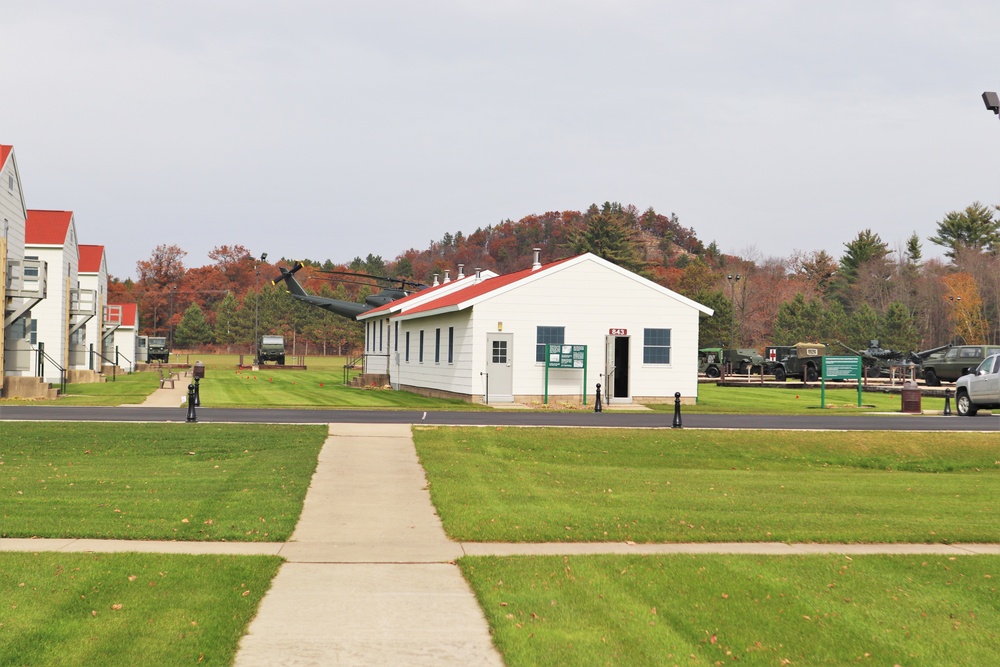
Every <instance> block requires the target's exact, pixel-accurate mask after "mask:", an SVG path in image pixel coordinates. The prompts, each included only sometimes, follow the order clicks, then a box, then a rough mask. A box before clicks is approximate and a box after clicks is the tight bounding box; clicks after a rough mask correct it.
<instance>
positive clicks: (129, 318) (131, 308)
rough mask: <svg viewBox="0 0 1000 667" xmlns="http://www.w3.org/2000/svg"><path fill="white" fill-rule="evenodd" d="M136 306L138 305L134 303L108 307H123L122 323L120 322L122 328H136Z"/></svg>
mask: <svg viewBox="0 0 1000 667" xmlns="http://www.w3.org/2000/svg"><path fill="white" fill-rule="evenodd" d="M136 305H137V304H134V303H109V304H108V307H111V306H121V309H122V321H121V322H120V324H121V326H123V327H134V326H135V312H136Z"/></svg>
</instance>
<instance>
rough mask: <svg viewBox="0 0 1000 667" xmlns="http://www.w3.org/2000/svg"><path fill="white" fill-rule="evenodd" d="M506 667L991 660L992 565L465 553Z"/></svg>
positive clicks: (996, 619)
mask: <svg viewBox="0 0 1000 667" xmlns="http://www.w3.org/2000/svg"><path fill="white" fill-rule="evenodd" d="M459 566H460V567H461V568H462V572H463V574H464V575H465V577H466V579H467V580H468V581H469V582H470V584H471V586H472V588H473V590H474V591H475V594H476V596H477V598H478V599H479V602H480V605H481V607H482V608H483V610H484V612H485V614H486V617H487V620H488V621H489V624H490V628H491V632H492V635H493V638H494V642H495V643H496V645H497V647H498V648H499V650H500V651H501V653H502V654H503V657H504V662H505V664H507V665H508V666H509V667H518V666H520V665H525V666H527V665H531V666H535V665H723V664H733V663H736V664H741V665H848V664H858V663H860V664H875V665H907V666H908V667H917V666H935V667H936V666H938V665H989V664H995V661H996V646H997V643H998V641H1000V605H998V603H997V599H998V595H997V593H998V590H997V586H998V584H997V582H998V581H1000V557H996V556H962V557H945V556H854V557H847V556H833V555H831V556H801V557H798V556H796V557H788V556H784V557H781V556H770V557H761V556H746V555H739V556H730V555H698V556H690V555H669V556H573V557H560V556H547V557H506V558H497V557H465V558H462V559H461V560H459Z"/></svg>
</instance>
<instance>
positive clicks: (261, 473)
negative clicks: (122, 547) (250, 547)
mask: <svg viewBox="0 0 1000 667" xmlns="http://www.w3.org/2000/svg"><path fill="white" fill-rule="evenodd" d="M326 432H327V429H326V427H325V426H287V425H254V424H207V423H198V424H186V423H185V424H119V423H99V422H93V423H65V422H61V423H60V422H18V423H17V424H7V425H5V426H4V427H3V435H2V436H0V536H2V537H75V538H105V539H128V540H195V541H223V540H230V541H246V542H272V541H284V540H287V539H288V538H289V537H290V536H291V533H292V530H293V528H294V527H295V523H296V521H297V520H298V517H299V515H300V513H301V511H302V502H303V500H304V498H305V494H306V490H307V489H308V487H309V482H310V480H311V478H312V473H313V472H314V471H315V469H316V462H317V459H318V456H319V450H320V448H321V447H322V445H323V442H324V441H325V439H326Z"/></svg>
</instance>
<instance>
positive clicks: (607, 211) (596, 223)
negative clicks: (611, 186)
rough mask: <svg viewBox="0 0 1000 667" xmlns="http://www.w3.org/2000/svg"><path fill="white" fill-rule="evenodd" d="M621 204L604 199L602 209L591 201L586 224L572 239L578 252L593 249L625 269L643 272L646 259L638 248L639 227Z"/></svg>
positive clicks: (585, 220)
mask: <svg viewBox="0 0 1000 667" xmlns="http://www.w3.org/2000/svg"><path fill="white" fill-rule="evenodd" d="M629 217H630V216H629V215H628V213H627V212H626V211H625V210H624V209H623V208H622V206H621V204H618V203H614V204H612V203H609V202H605V203H604V206H603V207H602V208H600V209H598V208H597V204H591V205H590V208H589V209H587V213H586V214H585V215H584V217H583V218H584V226H583V228H582V229H581V230H580V231H579V232H578V233H576V234H574V235H573V237H572V238H571V239H570V244H571V246H572V248H573V251H574V252H576V253H585V252H590V253H593V254H595V255H597V256H598V257H601V258H603V259H606V260H608V261H609V262H612V263H614V264H617V265H618V266H620V267H622V268H623V269H628V270H629V271H632V272H634V273H642V272H643V271H644V269H645V262H643V261H642V258H641V254H640V252H639V240H638V233H637V232H638V230H637V229H636V227H635V224H634V222H630V220H629Z"/></svg>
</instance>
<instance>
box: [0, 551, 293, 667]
mask: <svg viewBox="0 0 1000 667" xmlns="http://www.w3.org/2000/svg"><path fill="white" fill-rule="evenodd" d="M280 563H281V559H280V558H278V557H272V556H242V557H233V556H181V555H164V554H134V553H123V554H68V553H2V554H0V591H3V604H2V605H0V664H3V665H81V666H84V665H87V666H89V665H106V666H110V665H123V666H128V667H132V666H133V665H230V664H232V662H233V659H234V656H235V654H236V648H237V646H238V644H239V641H240V638H241V637H242V636H243V634H244V633H245V631H246V628H247V626H248V624H249V622H250V620H251V619H252V618H253V617H254V615H255V614H256V613H257V608H258V605H259V603H260V600H261V598H262V597H263V595H264V593H265V592H266V591H267V590H268V588H270V585H271V579H272V578H273V577H274V575H275V573H276V572H277V569H278V566H279V565H280Z"/></svg>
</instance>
